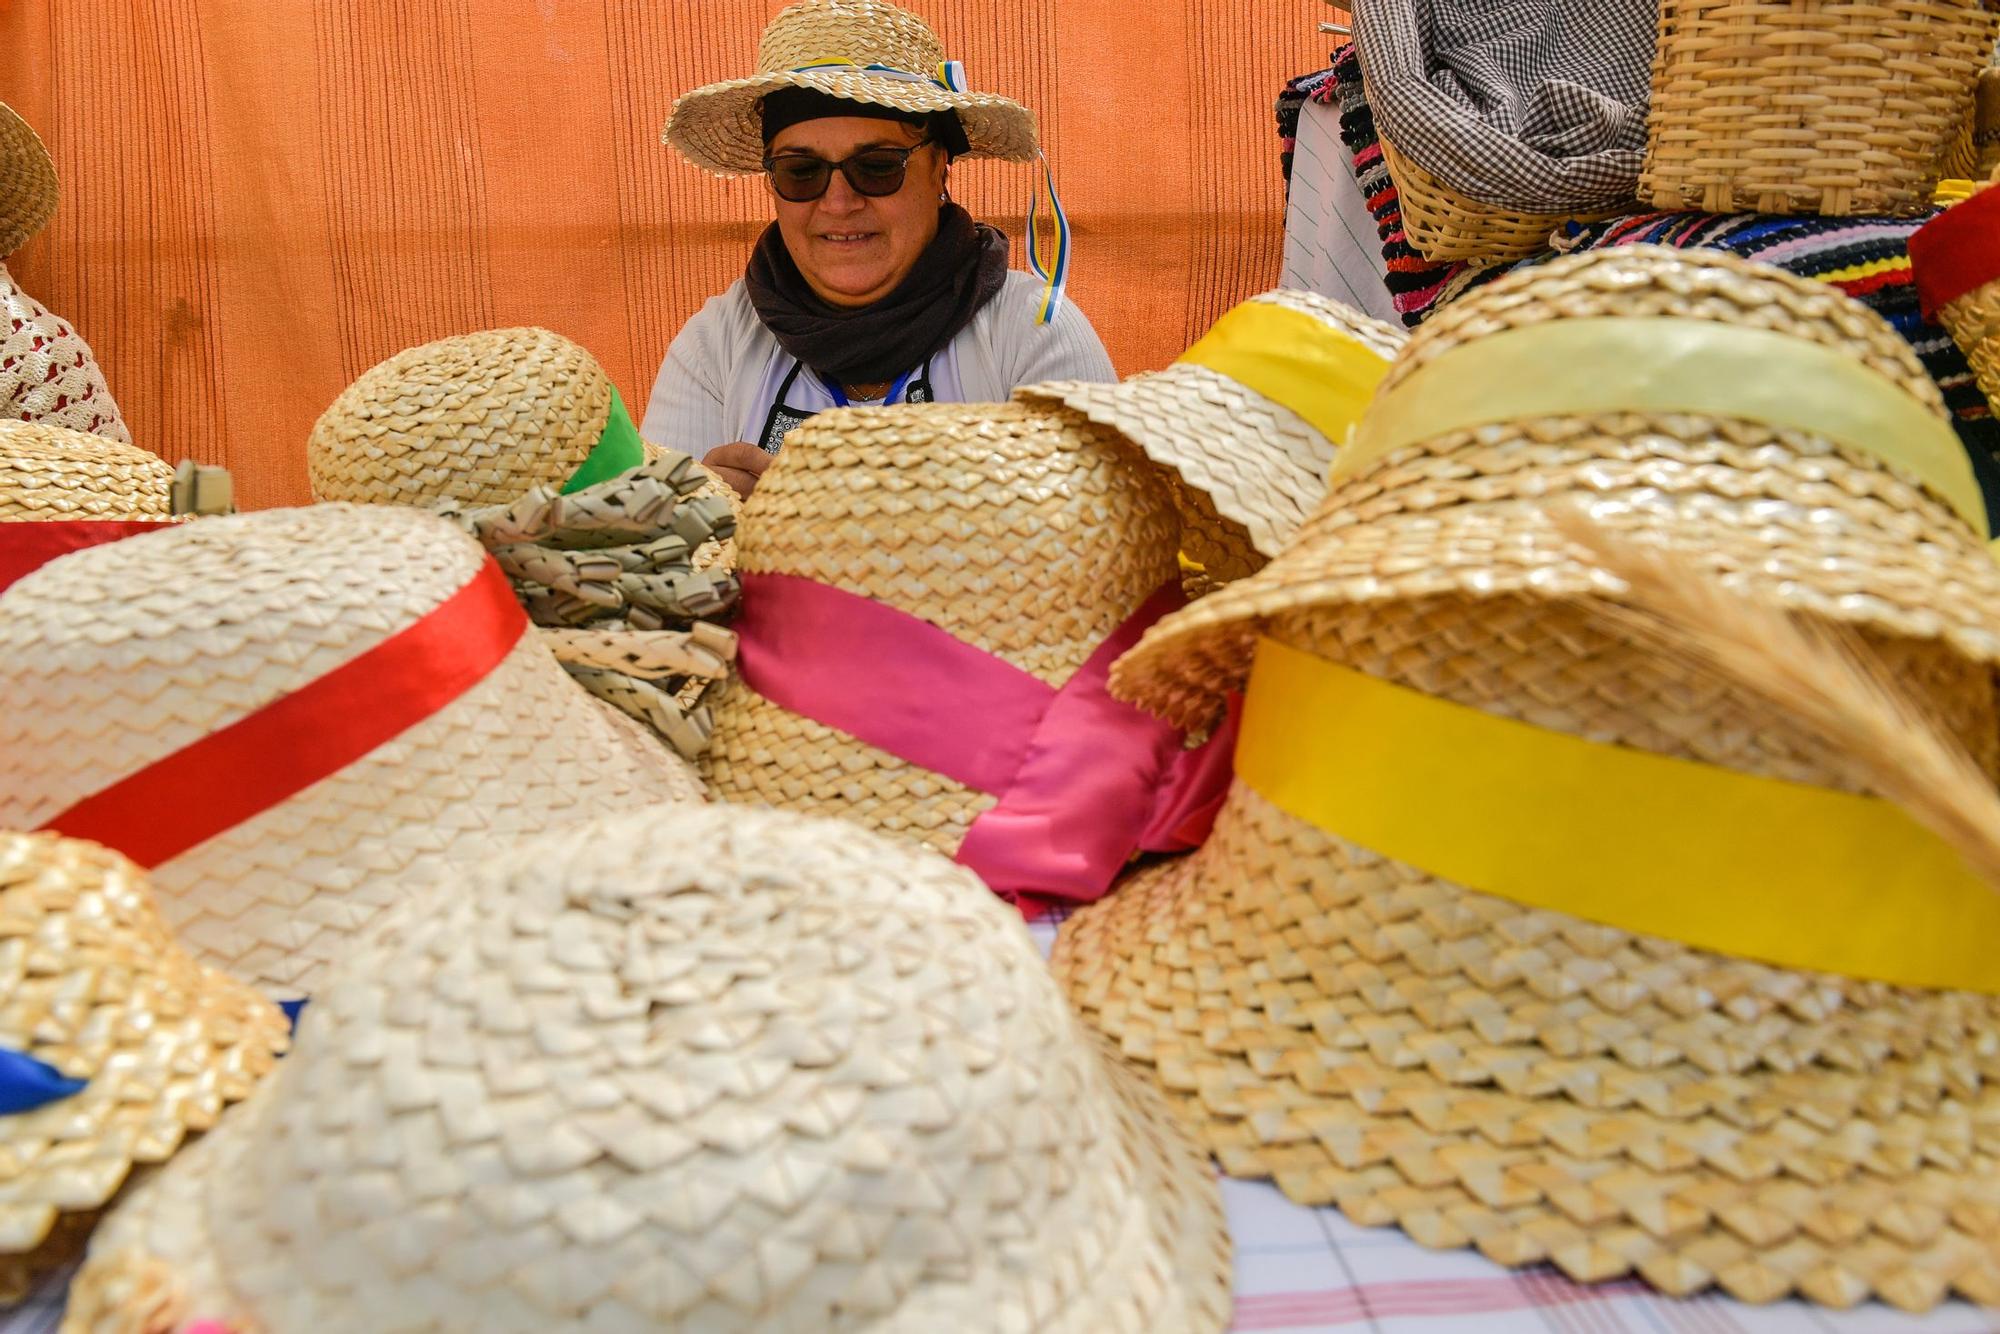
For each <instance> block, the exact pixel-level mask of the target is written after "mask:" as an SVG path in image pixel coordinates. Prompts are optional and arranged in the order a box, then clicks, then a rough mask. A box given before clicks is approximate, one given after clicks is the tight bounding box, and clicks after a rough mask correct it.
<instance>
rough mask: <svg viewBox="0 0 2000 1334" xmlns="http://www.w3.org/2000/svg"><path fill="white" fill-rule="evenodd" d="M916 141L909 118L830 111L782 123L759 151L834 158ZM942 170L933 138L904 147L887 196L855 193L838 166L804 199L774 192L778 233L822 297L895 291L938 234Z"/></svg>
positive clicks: (868, 296)
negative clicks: (821, 189) (904, 164)
mask: <svg viewBox="0 0 2000 1334" xmlns="http://www.w3.org/2000/svg"><path fill="white" fill-rule="evenodd" d="M922 141H923V131H922V130H920V129H918V128H917V127H916V126H914V125H904V124H902V123H900V122H898V121H892V120H870V119H868V118H866V117H863V116H836V117H828V118H826V119H824V120H808V121H801V122H799V123H798V124H797V125H792V126H788V127H786V128H785V129H783V130H781V131H779V132H778V135H777V137H776V138H774V139H772V140H771V146H770V147H769V148H768V149H766V150H765V151H766V152H768V153H769V154H770V155H771V156H772V157H782V156H784V155H785V154H787V153H806V154H810V155H811V156H813V157H817V158H822V159H824V160H826V161H828V162H839V161H842V160H843V159H845V158H848V157H851V156H852V155H854V154H856V153H859V152H861V151H862V150H863V149H867V148H908V147H910V146H911V145H912V144H917V143H921V142H922ZM945 171H946V166H945V153H944V149H943V148H942V147H940V146H938V145H936V144H931V145H929V146H927V147H924V148H920V149H918V150H917V151H916V152H914V153H912V154H910V162H909V168H908V170H907V171H906V172H905V174H904V176H903V188H902V189H900V190H898V191H896V193H895V194H893V195H881V196H877V197H872V198H871V197H870V196H868V195H864V194H860V193H857V192H856V191H855V189H854V187H853V186H851V185H849V184H848V183H847V177H845V176H843V175H842V174H841V173H840V172H837V171H836V172H834V173H833V176H832V179H831V180H829V181H828V182H827V186H826V193H825V194H823V195H821V196H820V197H819V198H818V199H813V200H808V201H807V202H805V203H803V204H794V203H792V202H791V201H790V200H786V199H780V198H778V195H777V193H776V192H775V191H773V192H772V195H771V198H772V199H773V200H774V201H775V202H776V204H777V206H778V233H779V234H780V235H781V236H783V237H784V238H785V248H786V249H787V250H789V251H791V253H792V261H793V262H794V263H796V264H797V265H798V266H799V272H800V273H802V274H804V275H805V280H806V282H807V283H809V284H811V286H812V289H813V291H815V292H817V293H818V294H819V296H820V299H821V300H823V301H825V302H826V303H827V304H828V305H833V306H866V305H870V304H872V303H873V302H876V301H879V300H881V299H882V298H883V297H885V296H887V295H889V293H890V292H892V291H894V290H895V287H896V284H897V283H899V282H901V281H903V277H904V275H906V274H907V273H909V271H910V269H911V268H912V267H914V266H915V264H916V262H917V257H918V256H919V255H921V254H923V253H924V247H925V246H927V245H929V244H930V243H931V238H933V237H935V236H936V235H937V229H938V208H939V205H940V202H941V201H940V200H939V198H938V196H939V195H941V194H943V193H944V183H945ZM765 184H766V186H767V187H768V186H769V184H770V183H769V181H768V180H767V181H766V182H765Z"/></svg>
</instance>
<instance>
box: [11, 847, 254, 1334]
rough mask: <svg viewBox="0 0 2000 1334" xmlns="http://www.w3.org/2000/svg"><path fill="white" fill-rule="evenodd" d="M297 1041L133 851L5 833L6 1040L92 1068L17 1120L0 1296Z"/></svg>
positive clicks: (56, 1253) (54, 1259) (40, 1056)
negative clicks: (235, 977)
mask: <svg viewBox="0 0 2000 1334" xmlns="http://www.w3.org/2000/svg"><path fill="white" fill-rule="evenodd" d="M286 1045H287V1027H286V1023H285V1017H284V1015H283V1014H281V1013H280V1012H279V1010H278V1008H277V1007H276V1006H275V1005H272V1004H271V1003H270V1002H269V1001H267V1000H265V999H264V998H263V997H261V996H259V995H258V994H257V993H256V992H254V991H252V990H251V989H250V988H248V987H246V986H244V985H242V984H241V983H239V982H235V981H232V980H231V979H229V978H227V977H225V976H223V975H222V974H221V973H218V972H216V971H215V970H214V969H212V968H205V967H203V966H202V965H200V964H197V963H196V962H195V961H194V960H193V959H191V958H189V957H188V955H187V954H186V952H185V951H183V950H182V949H181V948H180V946H178V945H177V944H175V943H174V940H173V937H172V936H171V935H169V934H168V932H167V929H166V926H165V924H164V923H163V922H162V921H161V920H160V917H159V912H158V909H157V908H156V907H155V905H154V902H153V895H152V893H151V891H150V890H148V889H147V887H146V880H145V876H144V875H143V874H142V873H141V872H140V871H139V869H138V868H137V867H135V866H133V865H132V863H130V862H129V861H127V860H125V859H124V858H123V857H120V856H119V855H118V854H117V853H115V852H111V851H109V850H107V849H104V848H101V847H98V846H97V845H96V844H94V843H84V842H80V841H78V840H75V839H64V838H57V837H55V836H53V835H49V834H0V1047H5V1048H8V1049H11V1050H13V1051H16V1052H21V1053H24V1054H26V1055H28V1056H31V1057H33V1058H35V1059H36V1060H39V1061H42V1062H43V1063H45V1064H47V1065H50V1066H52V1067H54V1068H55V1069H56V1070H57V1072H58V1073H60V1074H61V1075H63V1076H64V1077H66V1078H69V1079H81V1080H85V1081H87V1082H86V1083H85V1085H84V1087H83V1088H82V1089H81V1090H80V1091H78V1092H76V1093H73V1094H71V1095H69V1096H68V1097H66V1098H60V1099H58V1100H56V1101H54V1102H51V1103H46V1104H44V1105H43V1106H41V1107H37V1108H34V1109H31V1110H29V1111H25V1112H14V1113H11V1114H9V1115H8V1116H7V1117H6V1119H5V1124H6V1132H7V1133H6V1147H5V1149H4V1151H0V1302H11V1301H16V1300H19V1299H20V1297H21V1296H23V1295H24V1293H23V1288H24V1286H25V1283H26V1281H27V1280H28V1279H29V1278H30V1277H31V1276H32V1274H33V1273H34V1272H35V1271H37V1270H39V1269H41V1268H43V1267H45V1266H47V1265H49V1264H53V1263H60V1262H61V1261H62V1260H63V1259H64V1258H66V1257H65V1255H64V1250H65V1248H66V1245H73V1244H74V1242H75V1240H76V1239H77V1234H79V1233H80V1232H82V1231H83V1230H85V1229H87V1228H88V1226H89V1224H90V1222H91V1221H93V1216H94V1214H95V1211H96V1210H98V1209H100V1208H102V1207H103V1206H104V1205H105V1204H106V1203H108V1202H109V1201H110V1200H111V1197H112V1196H113V1195H114V1194H115V1193H116V1192H117V1191H118V1188H119V1186H120V1185H121V1184H122V1183H123V1182H124V1180H125V1177H126V1174H127V1173H128V1172H129V1171H130V1170H131V1168H132V1167H133V1165H134V1164H141V1163H162V1162H165V1161H166V1160H167V1158H168V1157H170V1156H171V1155H172V1154H173V1153H174V1151H175V1150H176V1149H178V1148H179V1147H180V1145H181V1141H182V1139H183V1138H184V1137H185V1136H186V1134H187V1132H188V1131H190V1130H197V1131H199V1130H206V1129H208V1128H209V1127H210V1126H212V1125H214V1124H215V1121H216V1118H217V1117H218V1116H220V1115H221V1114H222V1109H223V1107H224V1105H225V1104H227V1103H231V1102H235V1101H237V1100H238V1099H240V1098H244V1097H246V1096H248V1095H249V1093H250V1090H251V1089H252V1088H253V1087H255V1085H256V1083H257V1081H258V1080H259V1079H261V1078H263V1076H264V1075H265V1074H266V1073H268V1072H269V1071H270V1070H271V1068H272V1066H274V1065H275V1064H276V1063H277V1057H278V1055H279V1054H280V1053H282V1052H283V1051H284V1050H285V1047H286ZM66 1216H70V1217H66Z"/></svg>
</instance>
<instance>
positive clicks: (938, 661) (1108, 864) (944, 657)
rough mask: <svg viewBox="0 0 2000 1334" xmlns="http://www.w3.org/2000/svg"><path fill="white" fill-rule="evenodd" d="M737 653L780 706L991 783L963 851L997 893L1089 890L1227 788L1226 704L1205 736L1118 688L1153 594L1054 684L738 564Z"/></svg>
mask: <svg viewBox="0 0 2000 1334" xmlns="http://www.w3.org/2000/svg"><path fill="white" fill-rule="evenodd" d="M741 578H742V581H743V610H742V613H741V615H740V617H739V619H738V620H737V622H736V627H735V628H736V632H737V656H736V664H737V670H738V672H739V673H740V675H741V676H742V678H743V681H744V683H745V684H746V685H748V686H749V687H750V689H752V690H754V691H756V692H757V693H758V694H759V695H762V696H763V697H764V698H765V699H768V700H770V701H771V702H772V703H773V704H776V705H778V706H779V707H781V708H785V709H789V710H791V711H792V712H793V713H796V714H799V715H801V716H802V717H806V718H810V719H812V720H813V721H815V722H818V723H823V724H825V725H826V726H828V727H833V728H838V729H839V730H840V731H842V732H845V733H847V734H848V735H849V736H852V737H854V738H856V739H857V740H860V741H864V742H866V743H867V744H869V745H871V746H875V747H877V748H879V749H881V750H886V751H888V752H889V753H890V754H892V755H894V756H896V757H897V758H899V759H903V760H907V761H909V762H910V763H911V764H915V765H919V766H921V767H922V768H925V769H929V770H931V771H933V772H935V773H939V774H943V775H944V776H945V777H947V778H950V779H952V780H954V781H956V782H959V783H963V784H965V786H967V787H970V788H973V789H974V790H976V791H980V792H985V793H989V794H991V795H993V796H996V797H998V798H999V801H998V802H996V803H995V804H994V805H993V806H992V807H991V808H990V809H988V810H987V811H986V812H985V814H983V815H981V816H980V817H979V818H978V819H976V820H975V821H973V824H972V827H971V829H970V830H968V831H967V833H966V835H965V839H964V841H963V842H962V843H961V844H960V846H959V850H958V856H957V860H958V861H959V862H960V863H961V864H963V865H965V866H967V867H970V868H971V869H972V870H974V871H976V872H978V874H979V876H980V878H981V879H983V880H984V881H985V882H986V883H987V884H988V885H989V886H991V887H992V888H993V889H994V890H995V891H996V892H997V893H999V894H1000V895H1001V896H1002V897H1003V898H1007V899H1010V900H1013V901H1015V902H1024V903H1027V904H1029V905H1031V906H1034V905H1036V903H1037V901H1038V900H1043V899H1065V900H1070V901H1073V902H1088V901H1090V900H1092V899H1096V898H1100V897H1102V896H1103V894H1104V893H1105V891H1106V890H1108V889H1110V887H1111V882H1112V881H1113V879H1115V878H1116V877H1117V874H1118V871H1119V869H1120V868H1121V867H1123V866H1124V865H1125V864H1126V862H1127V861H1129V860H1130V859H1131V857H1132V856H1133V854H1135V853H1137V852H1180V851H1185V850H1187V849H1189V848H1194V847H1198V846H1200V844H1201V843H1202V841H1203V840H1204V839H1206V838H1207V837H1208V831H1209V828H1210V826H1211V825H1213V823H1214V821H1215V813H1216V811H1217V810H1218V809H1219V808H1220V806H1221V804H1222V798H1223V796H1224V795H1225V793H1226V792H1227V790H1228V787H1229V777H1230V768H1231V763H1230V762H1231V756H1232V754H1233V752H1234V750H1235V743H1234V725H1233V724H1234V719H1233V715H1232V720H1231V724H1230V725H1229V726H1226V727H1225V728H1223V729H1221V730H1219V731H1218V733H1217V734H1216V735H1215V736H1213V737H1211V738H1210V739H1209V740H1208V741H1207V742H1206V743H1205V744H1204V745H1202V746H1201V747H1199V748H1198V749H1194V750H1189V749H1187V748H1186V745H1185V737H1184V735H1183V734H1182V733H1181V732H1180V731H1179V730H1177V729H1175V728H1173V727H1171V726H1169V725H1167V724H1166V723H1163V722H1161V721H1159V720H1158V719H1156V718H1153V717H1152V716H1150V715H1148V714H1146V713H1144V712H1141V711H1140V710H1139V709H1137V708H1134V707H1133V706H1132V705H1130V704H1126V703H1123V702H1122V701H1120V700H1116V699H1113V698H1112V697H1111V695H1110V694H1109V692H1108V691H1107V690H1106V680H1107V678H1108V677H1109V675H1110V672H1111V664H1112V663H1113V662H1115V661H1116V660H1117V659H1118V657H1119V656H1120V655H1121V654H1123V653H1124V652H1125V651H1126V650H1127V649H1129V648H1130V647H1131V646H1132V645H1133V644H1135V643H1137V642H1138V640H1139V637H1140V636H1141V635H1142V634H1144V633H1145V631H1146V629H1147V627H1148V626H1150V625H1152V624H1153V623H1154V622H1155V621H1157V620H1159V619H1160V618H1161V617H1162V616H1165V615H1166V614H1167V613H1168V612H1170V611H1173V610H1175V609H1176V608H1178V607H1180V606H1181V605H1182V602H1183V599H1182V597H1181V593H1180V590H1179V589H1178V588H1177V587H1174V586H1172V585H1169V586H1167V587H1164V588H1162V589H1160V590H1159V591H1158V592H1156V593H1154V594H1153V596H1152V597H1150V598H1148V599H1147V600H1146V602H1145V603H1144V604H1143V605H1141V606H1140V608H1139V609H1138V610H1137V611H1136V612H1134V613H1133V614H1132V615H1131V617H1129V618H1128V619H1127V620H1126V621H1125V622H1124V623H1123V624H1122V625H1120V626H1119V627H1118V629H1117V630H1115V631H1114V632H1113V633H1112V635H1111V637H1110V638H1108V639H1106V640H1105V641H1104V642H1103V643H1102V644H1100V645H1098V647H1097V649H1096V651H1095V652H1093V653H1092V654H1091V656H1090V658H1089V660H1088V661H1086V662H1085V663H1084V664H1083V666H1081V667H1079V668H1078V669H1077V670H1076V672H1075V673H1074V674H1073V675H1072V676H1071V677H1070V679H1069V680H1068V681H1066V682H1064V683H1063V685H1062V687H1061V688H1060V689H1057V688H1056V687H1054V686H1050V685H1048V684H1046V683H1045V682H1043V681H1041V680H1039V679H1038V678H1036V677H1034V676H1031V675H1030V674H1028V673H1027V672H1024V671H1022V670H1021V669H1020V668H1018V667H1015V666H1014V665H1013V664H1011V663H1009V662H1006V661H1004V660H1003V659H1001V658H998V657H995V656H994V655H992V654H990V653H988V652H986V651H985V650H984V649H980V648H976V647H974V646H973V645H971V644H968V643H966V642H965V641H964V640H961V639H958V638H956V637H954V636H953V635H951V634H949V633H947V632H946V631H944V630H941V629H939V628H938V627H937V626H935V625H932V624H931V623H930V622H929V621H925V620H923V619H921V618H919V617H916V616H912V615H910V614H909V613H907V612H904V611H899V610H897V609H896V608H894V607H891V606H889V605H887V604H886V603H881V602H877V601H875V600H874V599H872V598H867V597H862V596H860V595H859V594H855V593H849V592H846V591H844V590H841V589H838V588H832V587H829V586H828V585H825V584H821V583H816V582H814V581H813V580H810V579H803V578H800V577H798V576H795V575H785V574H744V575H742V576H741Z"/></svg>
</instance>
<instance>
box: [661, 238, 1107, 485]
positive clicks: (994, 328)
mask: <svg viewBox="0 0 2000 1334" xmlns="http://www.w3.org/2000/svg"><path fill="white" fill-rule="evenodd" d="M1041 298H1042V282H1041V280H1040V279H1038V278H1036V277H1034V276H1033V275H1032V274H1026V273H1009V274H1008V275H1007V279H1006V281H1005V282H1004V283H1003V284H1002V285H1001V288H1000V290H999V292H997V293H995V294H994V297H993V299H992V300H991V301H988V302H987V303H986V304H985V305H984V306H982V307H980V309H979V313H978V314H976V315H974V316H973V317H972V322H971V323H970V324H968V325H966V326H965V328H963V329H961V330H959V332H958V333H957V334H956V335H955V336H954V337H953V338H952V339H951V341H950V342H949V343H947V344H945V346H944V347H943V348H941V349H940V350H939V351H938V352H937V353H936V354H935V355H934V356H932V357H931V359H930V364H929V377H928V378H929V382H930V393H931V398H932V400H933V401H935V402H940V403H998V402H1003V401H1005V400H1006V399H1007V398H1008V397H1009V396H1010V395H1012V393H1013V392H1014V390H1015V389H1016V388H1017V387H1019V386H1021V385H1025V384H1040V383H1043V382H1044V381H1048V380H1095V381H1099V382H1102V383H1109V382H1111V381H1113V380H1115V379H1117V378H1118V377H1117V373H1116V372H1115V371H1113V370H1112V368H1111V358H1110V357H1109V356H1107V355H1106V354H1105V351H1104V344H1103V343H1101V342H1099V341H1098V338H1097V332H1096V330H1094V329H1092V328H1091V327H1090V321H1089V320H1088V319H1086V318H1085V317H1084V314H1083V312H1082V311H1080V310H1078V309H1077V308H1076V304H1075V303H1074V302H1071V301H1064V302H1063V304H1062V306H1061V307H1060V308H1059V309H1058V310H1057V311H1056V314H1055V317H1054V318H1053V319H1052V320H1051V321H1050V322H1049V323H1047V324H1036V323H1035V312H1036V310H1038V309H1039V308H1040V304H1041ZM796 364H797V363H796V362H795V361H794V360H793V358H792V356H791V354H790V353H788V352H786V351H785V349H784V348H783V347H781V346H779V344H778V339H777V337H776V335H774V334H772V332H771V331H770V330H769V329H766V328H765V327H764V325H763V323H762V321H760V320H759V319H758V318H757V311H756V308H755V307H754V306H752V305H751V303H750V294H749V292H748V291H747V290H746V289H745V287H744V284H743V281H742V280H741V279H740V278H739V279H738V280H737V281H736V282H735V283H734V284H732V285H731V286H730V288H729V290H728V291H726V292H724V293H723V294H722V295H721V296H718V297H714V298H712V299H711V300H710V301H709V302H708V303H707V304H706V305H704V306H703V307H702V308H701V309H700V310H699V311H697V312H696V313H695V316H694V318H693V319H691V320H689V321H688V322H687V323H686V324H685V325H684V326H682V328H681V331H680V334H679V336H678V337H676V338H675V339H674V341H673V344H672V345H671V346H670V347H668V349H667V359H666V360H665V361H664V362H662V363H661V365H660V373H659V375H658V377H657V378H655V380H654V381H653V394H652V397H651V398H650V399H649V400H648V401H647V404H646V416H645V420H644V422H643V423H641V425H640V433H641V434H643V435H644V436H645V437H646V438H647V439H648V440H651V441H654V442H655V443H657V444H662V445H667V446H669V447H671V448H674V449H678V450H681V451H683V452H685V453H689V454H692V455H694V456H695V457H696V458H700V457H701V456H702V455H703V454H704V453H706V452H707V451H709V450H711V449H713V448H715V447H716V446H717V445H726V444H729V443H731V442H733V441H738V440H746V441H749V442H750V443H751V444H761V443H764V441H763V435H764V431H765V427H766V425H767V424H768V423H769V421H770V417H771V408H772V405H773V404H774V403H775V402H776V401H777V398H778V391H779V389H780V387H781V386H785V381H786V380H787V379H788V378H789V379H790V380H791V383H790V385H789V386H787V387H785V394H784V397H785V403H786V406H787V407H788V408H790V409H791V410H792V413H791V415H792V416H793V417H794V418H796V417H799V416H803V415H806V414H810V413H814V412H823V411H825V410H826V409H828V408H831V407H835V406H837V404H836V403H835V401H834V398H833V396H832V394H831V393H830V392H829V390H828V389H827V387H826V386H825V385H824V384H822V383H821V382H820V379H819V377H818V376H816V375H814V374H813V373H812V372H811V371H809V370H808V371H802V372H801V373H800V374H798V375H796V376H794V375H792V371H793V369H794V368H795V366H796ZM909 369H910V370H911V371H912V372H918V371H921V370H923V369H924V368H922V367H915V366H913V367H910V368H909ZM855 401H856V402H859V401H860V400H855ZM877 401H878V402H879V401H880V400H877ZM896 401H897V402H902V401H903V398H902V397H901V396H898V397H897V398H896ZM766 447H767V448H769V447H770V446H769V445H767V446H766Z"/></svg>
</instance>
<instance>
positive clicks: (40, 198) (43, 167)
mask: <svg viewBox="0 0 2000 1334" xmlns="http://www.w3.org/2000/svg"><path fill="white" fill-rule="evenodd" d="M61 198H62V187H61V185H60V184H59V183H58V182H57V180H56V164H55V161H54V159H52V158H50V157H49V150H48V149H47V148H46V147H45V146H44V145H43V143H42V139H41V136H40V135H38V134H36V133H35V131H34V128H33V127H32V126H30V125H29V124H28V122H27V121H25V120H22V119H21V117H20V115H19V114H18V113H16V112H15V110H14V109H13V108H12V107H10V106H8V105H7V104H6V103H5V102H0V259H5V258H6V257H7V256H9V255H11V254H13V253H14V252H15V251H16V250H19V249H20V248H21V247H22V246H24V245H26V244H27V243H28V239H29V238H30V237H32V236H33V235H34V234H35V233H36V232H39V231H40V230H41V229H42V228H43V227H45V226H47V225H48V221H49V219H50V218H51V217H53V216H54V214H55V211H56V203H57V201H58V200H60V199H61Z"/></svg>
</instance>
